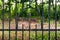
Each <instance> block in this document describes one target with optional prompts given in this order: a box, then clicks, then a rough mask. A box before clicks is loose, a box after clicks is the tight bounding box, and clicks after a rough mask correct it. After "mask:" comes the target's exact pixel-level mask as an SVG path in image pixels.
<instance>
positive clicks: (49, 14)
mask: <svg viewBox="0 0 60 40" xmlns="http://www.w3.org/2000/svg"><path fill="white" fill-rule="evenodd" d="M50 3H51V2H50V0H49V6H48V20H49V24H48V28H49V30H48V31H49V33H48V40H50Z"/></svg>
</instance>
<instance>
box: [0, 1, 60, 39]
mask: <svg viewBox="0 0 60 40" xmlns="http://www.w3.org/2000/svg"><path fill="white" fill-rule="evenodd" d="M31 1H32V0H31ZM43 1H44V0H41V2H42V14H41V15H40V14H39V15H40V16H41V19H40V20H41V29H37V25H35V29H30V24H29V29H24V25H22V29H18V14H17V12H16V18H15V22H16V29H10V26H11V25H10V24H11V23H10V16H11V14H10V11H11V10H10V4H9V14H8V15H9V19H8V20H9V29H4V0H2V29H0V31H2V40H4V31H9V40H10V32H11V31H15V40H18V39H17V35H18V34H17V31H22V40H24V31H28V32H29V40H30V31H35V34H37V31H42V37H41V38H42V40H44V37H43V34H44V31H48V40H50V31H54V32H55V40H57V31H60V29H57V16H56V15H57V13H56V7H57V6H56V5H57V3H56V0H55V4H54V13H55V29H50V6H51V1H52V0H48V5H49V7H48V29H43V27H44V26H43V24H44V14H43V13H44V10H43V9H44V8H43V7H44V2H43ZM21 2H22V10H24V0H21ZM28 2H29V5H28V6H29V8H30V0H28ZM53 2H54V0H53V1H52V3H53ZM9 3H10V0H9ZM17 3H20V2H17V0H15V5H16V11H17ZM35 4H36V5H35V8H36V11H37V13H40V11H39V8H38V4H37V0H35ZM28 16H29V17H28V19H30V16H31V15H30V13H29V15H28ZM29 22H30V20H29ZM36 37H37V35H36ZM36 40H37V38H36Z"/></svg>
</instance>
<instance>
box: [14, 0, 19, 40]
mask: <svg viewBox="0 0 60 40" xmlns="http://www.w3.org/2000/svg"><path fill="white" fill-rule="evenodd" d="M15 8H16V9H15V13H16V19H15V22H16V31H15V40H17V29H18V13H17V0H15Z"/></svg>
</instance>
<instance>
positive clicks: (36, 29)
mask: <svg viewBox="0 0 60 40" xmlns="http://www.w3.org/2000/svg"><path fill="white" fill-rule="evenodd" d="M35 39H36V40H37V24H36V25H35Z"/></svg>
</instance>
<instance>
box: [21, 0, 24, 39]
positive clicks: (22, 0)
mask: <svg viewBox="0 0 60 40" xmlns="http://www.w3.org/2000/svg"><path fill="white" fill-rule="evenodd" d="M21 2H22V13H23V10H24V0H21ZM22 40H24V25H23V24H22Z"/></svg>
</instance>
